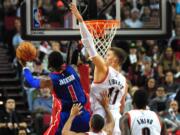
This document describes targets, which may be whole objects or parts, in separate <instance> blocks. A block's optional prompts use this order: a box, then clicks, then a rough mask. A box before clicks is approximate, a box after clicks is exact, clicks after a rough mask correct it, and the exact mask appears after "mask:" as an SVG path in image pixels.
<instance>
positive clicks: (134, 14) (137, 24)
mask: <svg viewBox="0 0 180 135" xmlns="http://www.w3.org/2000/svg"><path fill="white" fill-rule="evenodd" d="M139 17H140V13H139V10H138V9H137V8H134V9H132V10H131V18H130V19H126V20H125V21H124V23H125V26H126V27H128V28H142V27H143V23H142V22H141V21H140V20H139Z"/></svg>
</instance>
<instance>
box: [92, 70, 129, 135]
mask: <svg viewBox="0 0 180 135" xmlns="http://www.w3.org/2000/svg"><path fill="white" fill-rule="evenodd" d="M125 87H126V79H125V77H124V76H123V75H122V74H121V73H119V72H118V71H116V70H115V69H113V68H112V67H109V68H108V73H107V76H106V78H105V80H104V81H103V82H93V83H92V85H91V92H90V102H91V109H92V111H93V114H99V115H101V116H102V117H103V118H106V116H105V115H106V114H105V111H104V108H103V107H102V106H101V104H100V103H99V102H98V100H97V98H99V99H101V97H100V93H101V92H102V91H107V90H108V94H109V95H110V103H109V107H110V111H111V113H112V115H113V117H114V120H115V127H114V131H113V135H119V134H120V129H119V119H120V117H121V115H120V112H119V108H120V106H121V103H120V102H121V99H122V97H123V96H124V94H125Z"/></svg>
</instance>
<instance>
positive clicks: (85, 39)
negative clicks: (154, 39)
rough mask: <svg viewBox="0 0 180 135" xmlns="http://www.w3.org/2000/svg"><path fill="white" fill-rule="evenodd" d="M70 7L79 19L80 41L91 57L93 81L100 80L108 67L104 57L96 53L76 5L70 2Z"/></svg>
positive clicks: (104, 75)
mask: <svg viewBox="0 0 180 135" xmlns="http://www.w3.org/2000/svg"><path fill="white" fill-rule="evenodd" d="M70 8H71V11H72V13H73V14H74V16H75V17H76V18H77V19H78V21H79V28H80V33H81V37H82V43H83V45H84V46H85V48H86V50H87V51H88V54H89V56H90V57H91V59H92V62H93V63H94V65H95V72H94V81H95V82H100V81H102V80H104V78H105V77H106V74H107V71H108V67H107V65H106V63H105V61H104V59H103V58H102V57H101V56H100V55H98V53H97V51H96V49H95V45H94V42H93V38H92V35H91V33H90V32H89V30H88V28H87V26H86V24H85V23H84V21H83V18H82V16H81V14H80V13H79V11H78V9H77V7H76V5H74V4H70Z"/></svg>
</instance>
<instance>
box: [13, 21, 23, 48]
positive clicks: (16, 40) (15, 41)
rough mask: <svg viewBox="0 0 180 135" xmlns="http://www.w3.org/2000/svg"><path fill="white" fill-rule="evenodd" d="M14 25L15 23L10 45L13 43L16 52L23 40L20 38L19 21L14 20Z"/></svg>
mask: <svg viewBox="0 0 180 135" xmlns="http://www.w3.org/2000/svg"><path fill="white" fill-rule="evenodd" d="M14 23H15V28H16V34H15V35H14V36H13V40H12V43H13V46H14V49H15V50H16V48H17V47H18V45H19V44H20V43H21V42H22V41H23V39H22V38H21V20H20V18H16V19H15V22H14Z"/></svg>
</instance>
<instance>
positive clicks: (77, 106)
mask: <svg viewBox="0 0 180 135" xmlns="http://www.w3.org/2000/svg"><path fill="white" fill-rule="evenodd" d="M81 109H82V106H81V104H74V105H73V106H72V109H71V114H70V116H74V117H75V116H77V115H80V114H81V113H82V111H81Z"/></svg>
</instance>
